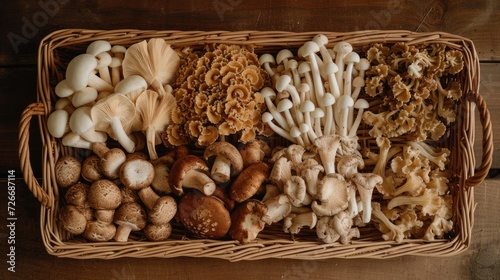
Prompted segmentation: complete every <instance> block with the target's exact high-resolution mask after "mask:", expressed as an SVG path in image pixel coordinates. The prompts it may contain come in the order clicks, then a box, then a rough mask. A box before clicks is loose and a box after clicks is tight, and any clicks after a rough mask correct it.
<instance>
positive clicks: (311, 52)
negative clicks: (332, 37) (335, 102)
mask: <svg viewBox="0 0 500 280" xmlns="http://www.w3.org/2000/svg"><path fill="white" fill-rule="evenodd" d="M317 50H319V46H318V44H316V43H314V42H312V41H309V42H306V43H305V44H304V45H303V46H302V55H303V56H304V57H305V58H306V59H308V60H309V63H310V64H311V72H312V77H313V82H314V89H315V92H316V99H317V100H319V99H320V98H321V97H323V93H324V88H323V82H322V81H321V73H320V71H319V67H318V62H317V61H316V56H315V52H316V51H317Z"/></svg>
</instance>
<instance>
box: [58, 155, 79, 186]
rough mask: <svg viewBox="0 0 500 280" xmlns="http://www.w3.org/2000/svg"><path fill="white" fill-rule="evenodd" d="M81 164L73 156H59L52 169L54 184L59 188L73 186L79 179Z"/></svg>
mask: <svg viewBox="0 0 500 280" xmlns="http://www.w3.org/2000/svg"><path fill="white" fill-rule="evenodd" d="M81 170H82V164H81V163H80V162H79V161H78V160H77V159H76V158H75V157H73V156H70V155H66V156H61V157H60V158H59V159H57V161H56V165H55V167H54V171H55V175H56V183H57V185H58V186H59V187H61V188H68V187H71V186H73V185H74V184H76V183H77V182H78V180H79V179H80V174H81Z"/></svg>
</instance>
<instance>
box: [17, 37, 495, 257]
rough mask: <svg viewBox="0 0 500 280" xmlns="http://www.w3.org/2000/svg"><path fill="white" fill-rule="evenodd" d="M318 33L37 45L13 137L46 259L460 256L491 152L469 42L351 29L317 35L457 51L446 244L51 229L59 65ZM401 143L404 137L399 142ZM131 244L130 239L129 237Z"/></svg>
mask: <svg viewBox="0 0 500 280" xmlns="http://www.w3.org/2000/svg"><path fill="white" fill-rule="evenodd" d="M317 33H318V32H303V33H292V32H279V31H269V32H261V31H241V32H223V31H211V32H202V31H156V30H109V31H103V30H75V29H71V30H60V31H57V32H54V33H52V34H50V35H49V36H47V37H46V38H45V39H43V40H42V42H41V44H40V48H39V61H38V75H39V78H38V83H37V91H38V95H37V103H34V104H31V105H30V106H28V107H27V108H26V110H25V111H24V112H23V115H22V118H21V122H20V132H19V142H20V146H19V156H20V159H21V168H22V170H23V175H24V178H25V181H26V183H27V185H28V187H29V188H30V190H31V191H32V192H33V194H34V195H35V197H37V198H38V200H39V201H40V202H41V204H42V206H41V215H40V223H41V229H42V238H43V242H44V244H45V247H46V249H47V251H48V253H49V254H52V255H56V256H59V257H69V258H78V259H85V258H100V259H112V258H121V257H135V258H146V257H160V258H172V257H179V256H189V257H210V258H220V259H227V260H230V261H239V260H257V259H265V258H292V259H307V260H311V259H326V258H379V259H380V258H391V257H396V256H401V255H425V256H449V255H454V254H457V253H459V252H462V251H463V250H465V249H466V248H467V247H468V246H469V243H470V240H471V230H472V226H473V221H474V193H473V188H470V187H472V186H477V185H479V184H480V183H481V182H482V181H483V180H484V178H485V177H486V175H487V173H488V171H489V168H490V166H491V161H492V154H493V139H492V128H491V122H490V116H489V111H488V109H487V107H486V104H485V102H484V100H483V99H482V97H481V96H480V95H479V93H478V89H479V61H478V58H477V54H476V51H475V49H474V45H473V43H472V42H471V41H470V40H468V39H466V38H463V37H460V36H456V35H451V34H446V33H437V32H435V33H413V32H409V31H357V32H350V33H334V32H321V33H322V34H325V35H326V36H327V37H328V38H329V42H330V43H329V44H330V45H329V47H332V46H333V45H334V44H335V43H336V42H338V41H341V40H347V41H348V42H350V43H351V44H352V45H353V46H354V47H355V48H358V49H359V48H360V47H361V46H363V45H365V44H368V43H373V42H386V43H393V42H406V43H407V44H420V43H443V44H446V45H447V46H449V47H450V48H453V49H458V50H460V51H462V52H463V53H464V60H465V68H466V71H463V73H462V74H461V77H460V79H461V84H462V86H463V88H462V91H463V93H464V95H463V97H462V99H461V100H460V106H458V108H459V109H458V112H457V116H458V118H457V123H456V126H454V127H452V130H453V131H452V133H451V134H450V135H452V136H451V137H450V138H448V139H447V140H446V142H445V143H440V145H442V146H444V147H448V148H449V149H450V150H451V152H452V154H451V157H452V158H453V164H452V166H451V168H452V171H453V173H454V175H455V178H456V179H455V181H453V182H452V186H451V189H452V192H453V196H454V202H453V216H454V217H453V219H454V224H455V229H454V231H453V236H452V237H450V238H448V239H443V240H436V241H433V242H424V241H423V240H417V239H412V240H405V241H404V242H402V243H395V242H393V241H384V240H383V239H382V238H381V237H380V233H379V232H378V231H377V230H376V229H375V228H373V227H372V228H370V227H367V228H364V229H361V235H362V238H361V239H356V240H353V242H352V243H351V244H348V245H340V244H338V243H334V244H323V243H322V242H321V241H318V240H317V239H316V238H315V232H314V230H312V231H307V230H306V231H304V232H301V234H300V236H297V237H296V239H295V240H292V239H291V237H290V236H289V235H288V234H285V233H283V231H282V230H281V228H280V227H279V226H271V227H269V228H266V229H265V230H264V231H263V232H262V233H261V234H260V235H259V239H258V240H257V241H256V242H254V243H251V244H246V245H240V244H238V243H237V242H236V241H231V240H222V241H217V240H206V239H198V238H194V237H190V236H189V235H187V233H186V232H184V231H183V230H182V228H181V227H180V226H179V225H177V226H175V225H174V231H173V234H172V237H171V238H170V240H169V241H164V242H149V241H140V240H137V241H131V242H127V243H125V244H124V243H116V242H105V243H92V242H87V241H85V240H83V239H81V238H73V237H72V236H70V235H69V234H68V233H66V232H65V231H64V230H63V229H62V228H61V227H59V226H58V224H57V213H58V210H59V206H58V205H59V203H58V198H59V194H58V188H57V185H56V183H55V179H54V178H55V176H54V165H55V162H56V161H57V158H58V157H59V156H60V155H63V154H78V153H79V151H75V150H74V149H73V150H72V149H68V148H66V147H63V146H61V145H60V144H59V143H58V142H57V141H55V139H54V138H52V137H51V136H50V135H49V133H48V130H47V125H46V120H47V117H48V115H49V114H50V113H51V111H52V110H53V105H54V102H55V100H56V96H55V94H54V90H53V89H54V86H55V84H56V83H57V82H58V81H59V80H61V79H63V77H64V69H65V65H67V63H68V62H69V60H70V59H71V58H72V57H73V56H74V55H75V54H78V53H81V52H82V51H83V50H84V49H85V48H86V46H87V45H88V44H89V43H90V42H92V41H94V40H98V39H104V40H108V41H109V42H110V43H111V44H121V45H125V46H129V45H131V44H134V43H137V42H139V41H142V40H144V39H149V38H153V37H155V38H163V39H165V40H166V41H167V42H168V43H170V44H172V45H173V46H175V47H180V46H193V45H201V44H206V43H225V44H251V45H254V46H255V51H256V52H257V53H262V52H277V51H279V50H280V49H282V48H292V49H293V48H298V47H299V46H301V45H302V44H303V43H304V42H306V41H309V40H311V39H312V37H313V36H314V35H316V34H317ZM475 107H477V108H478V109H479V116H480V119H481V124H482V130H483V139H482V142H483V155H482V162H481V165H480V167H479V169H478V170H476V171H474V166H475V158H474V153H473V147H472V146H473V145H472V144H473V142H474V129H475V128H474V108H475ZM33 116H39V120H40V122H39V125H40V130H41V139H42V145H43V151H42V152H43V155H42V158H43V162H42V167H43V178H42V180H41V182H40V183H39V182H38V181H37V179H36V178H35V176H34V175H33V172H32V169H31V162H30V158H29V126H30V120H31V119H32V117H33ZM359 133H360V139H361V141H365V144H366V145H368V146H370V145H373V144H371V143H373V142H374V141H373V139H372V138H370V137H369V136H368V133H367V130H366V129H365V130H363V129H360V130H359ZM403 140H404V139H403ZM132 237H133V238H134V236H132Z"/></svg>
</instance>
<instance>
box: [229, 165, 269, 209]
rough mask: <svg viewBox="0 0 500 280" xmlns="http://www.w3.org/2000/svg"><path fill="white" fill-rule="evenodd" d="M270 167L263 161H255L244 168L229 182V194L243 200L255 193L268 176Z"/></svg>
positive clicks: (240, 200)
mask: <svg viewBox="0 0 500 280" xmlns="http://www.w3.org/2000/svg"><path fill="white" fill-rule="evenodd" d="M269 172H270V168H269V165H268V164H267V163H265V162H256V163H253V164H251V165H250V166H248V167H247V168H245V169H244V170H243V171H241V173H240V174H239V175H238V176H237V177H236V179H235V180H234V181H233V182H232V183H231V186H230V189H229V196H230V197H231V199H233V200H234V201H236V202H243V201H245V200H247V199H249V198H250V197H252V196H253V195H255V193H257V191H258V190H259V189H260V188H261V187H262V185H263V184H264V182H265V181H266V180H267V179H268V178H269Z"/></svg>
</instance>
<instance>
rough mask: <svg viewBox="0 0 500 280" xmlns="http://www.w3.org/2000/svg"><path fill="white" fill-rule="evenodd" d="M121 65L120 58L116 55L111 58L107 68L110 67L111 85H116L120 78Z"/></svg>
mask: <svg viewBox="0 0 500 280" xmlns="http://www.w3.org/2000/svg"><path fill="white" fill-rule="evenodd" d="M121 66H122V59H121V58H118V57H113V58H111V63H110V64H109V68H111V84H112V85H113V86H116V85H117V84H118V83H119V82H120V80H121V79H122V77H121Z"/></svg>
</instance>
